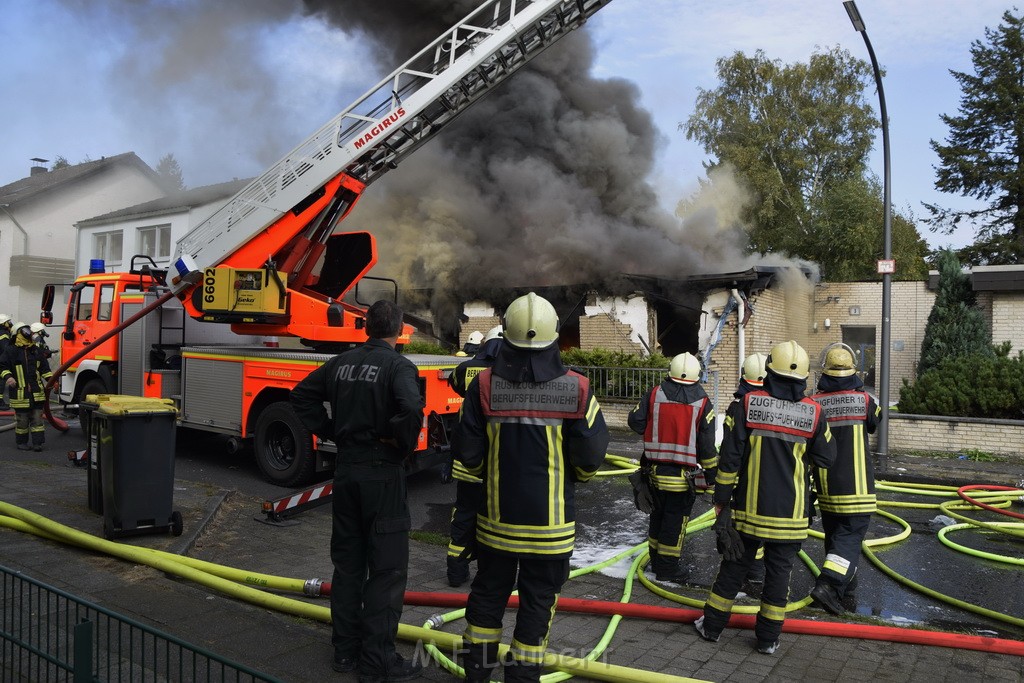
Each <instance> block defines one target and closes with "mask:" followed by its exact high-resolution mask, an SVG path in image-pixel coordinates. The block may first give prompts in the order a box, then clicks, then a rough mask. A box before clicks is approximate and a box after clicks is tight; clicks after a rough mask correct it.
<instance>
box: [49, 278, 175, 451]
mask: <svg viewBox="0 0 1024 683" xmlns="http://www.w3.org/2000/svg"><path fill="white" fill-rule="evenodd" d="M173 296H174V292H172V291H167V292H165V293H163V294H161V295H160V297H159V298H158V299H157V300H156V301H154V302H153V303H151V304H150V305H148V306H146V307H144V308H143V309H142V310H141V311H139V312H138V313H136V314H135V315H133V316H131V317H130V318H128V319H127V320H124V321H122V322H121V323H120V324H118V325H117V326H115V327H114V328H113V329H110V330H107V331H106V332H104V333H103V334H101V335H100V336H99V337H97V338H96V339H95V340H93V342H92V344H91V345H92V346H96V345H97V344H102V343H103V342H105V341H107V340H108V339H110V338H111V337H113V336H114V335H115V334H117V333H118V332H120V331H121V330H123V329H124V328H126V327H128V326H129V325H132V324H133V323H135V322H136V321H138V320H140V319H141V318H143V317H145V316H146V315H148V314H149V313H150V312H151V311H153V310H155V309H157V308H160V307H161V306H163V305H164V304H165V303H167V302H168V301H170V299H171V297H173ZM90 350H91V349H89V348H84V349H82V350H81V351H79V352H78V353H76V354H75V355H74V356H72V357H71V358H69V359H67V360H66V361H64V362H63V363H61V365H60V367H59V368H57V369H56V370H54V372H53V376H52V377H50V381H49V382H47V383H46V386H45V387H44V388H43V391H44V392H45V393H46V400H45V401H43V414H44V416H45V417H46V420H47V421H48V422H49V423H50V424H51V425H53V427H54V428H55V429H58V430H60V431H62V432H66V431H67V430H68V423H67V422H65V421H64V420H62V419H60V418H59V417H55V416H54V415H53V414H52V413H51V412H50V391H51V390H52V389H53V387H54V385H55V384H56V383H57V381H58V380H59V379H60V376H61V375H63V374H64V372H65V371H66V370H67V369H68V368H70V367H71V366H72V365H74V364H75V363H77V362H78V361H79V360H81V359H82V358H84V357H85V355H86V354H88V353H89V351H90Z"/></svg>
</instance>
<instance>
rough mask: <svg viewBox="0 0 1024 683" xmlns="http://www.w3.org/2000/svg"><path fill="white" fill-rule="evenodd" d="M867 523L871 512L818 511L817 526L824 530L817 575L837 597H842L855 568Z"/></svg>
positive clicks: (868, 525)
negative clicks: (842, 512) (834, 512)
mask: <svg viewBox="0 0 1024 683" xmlns="http://www.w3.org/2000/svg"><path fill="white" fill-rule="evenodd" d="M870 526H871V515H834V514H831V513H828V512H822V513H821V528H822V529H823V530H824V531H825V562H824V563H823V564H822V566H821V576H820V577H819V578H820V579H821V580H824V581H825V582H826V583H828V584H829V585H831V586H832V587H834V588H835V589H836V591H837V592H838V593H839V597H843V595H844V594H845V592H846V586H847V585H848V584H849V583H850V579H852V578H853V575H854V574H855V573H856V572H857V562H858V561H859V560H860V546H861V543H863V541H864V537H865V536H867V534H868V527H870Z"/></svg>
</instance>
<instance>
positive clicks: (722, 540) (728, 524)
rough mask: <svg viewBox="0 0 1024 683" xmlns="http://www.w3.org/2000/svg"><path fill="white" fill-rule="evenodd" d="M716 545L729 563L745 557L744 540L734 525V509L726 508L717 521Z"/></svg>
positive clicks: (719, 514) (719, 552)
mask: <svg viewBox="0 0 1024 683" xmlns="http://www.w3.org/2000/svg"><path fill="white" fill-rule="evenodd" d="M715 545H716V546H717V547H718V554H719V555H721V556H722V559H724V560H726V561H727V562H738V561H739V560H740V559H741V558H742V557H743V550H744V548H743V539H742V538H740V532H738V531H736V527H734V526H733V525H732V508H729V507H724V508H722V511H721V512H719V513H718V519H716V520H715Z"/></svg>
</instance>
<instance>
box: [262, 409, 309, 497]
mask: <svg viewBox="0 0 1024 683" xmlns="http://www.w3.org/2000/svg"><path fill="white" fill-rule="evenodd" d="M255 446H256V449H255V450H256V464H258V465H259V467H260V471H262V472H263V474H264V476H266V477H267V479H269V480H270V481H271V482H272V483H274V484H278V485H279V486H301V485H302V484H306V483H308V482H310V481H311V480H312V478H313V474H314V472H315V470H316V460H315V457H316V455H315V453H314V452H313V435H312V434H310V432H309V430H308V429H306V428H305V427H304V426H303V424H302V422H301V421H300V420H299V418H298V416H297V415H296V414H295V411H294V410H293V409H292V407H291V405H289V404H288V403H286V402H284V401H281V402H278V403H273V404H271V405H269V406H267V408H266V410H264V411H263V412H262V413H260V416H259V419H258V420H256V444H255Z"/></svg>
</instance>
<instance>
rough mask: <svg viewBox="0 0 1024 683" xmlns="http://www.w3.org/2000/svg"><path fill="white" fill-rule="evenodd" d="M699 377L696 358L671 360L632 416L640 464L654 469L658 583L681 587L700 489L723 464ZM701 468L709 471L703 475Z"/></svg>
mask: <svg viewBox="0 0 1024 683" xmlns="http://www.w3.org/2000/svg"><path fill="white" fill-rule="evenodd" d="M700 376H701V367H700V361H699V360H697V358H696V356H694V355H693V354H690V353H681V354H679V355H678V356H676V357H675V358H673V359H672V363H671V365H670V366H669V371H668V379H666V380H665V381H663V382H662V383H661V384H658V385H655V386H654V387H651V389H650V390H648V391H647V393H646V394H645V395H644V397H643V398H642V399H641V400H640V402H639V403H637V404H636V407H635V408H633V410H631V411H630V413H629V416H628V417H627V422H628V424H629V427H630V429H632V430H633V431H634V432H636V433H637V434H643V437H644V454H643V455H642V456H641V457H640V465H641V467H650V468H651V469H650V481H651V485H652V487H653V488H654V508H653V510H652V511H651V520H650V524H649V525H648V531H647V547H648V551H649V553H650V556H651V565H652V567H653V568H654V574H655V577H656V578H657V579H658V581H667V582H670V583H676V584H683V583H686V579H687V578H689V575H690V567H689V566H688V565H685V564H683V563H682V561H681V556H682V551H683V541H684V539H685V537H686V523H687V522H688V521H689V519H690V512H691V511H692V510H693V504H694V502H695V501H696V500H697V489H701V490H704V489H706V488H707V482H712V481H714V476H715V468H716V467H717V465H718V452H717V451H716V450H715V409H714V406H713V405H711V400H710V399H709V398H708V395H707V393H706V392H705V391H704V388H703V387H702V386H701V385H700V384H699V383H698V382H699V380H700ZM700 467H703V468H704V472H702V473H698V470H699V468H700ZM695 475H696V476H695Z"/></svg>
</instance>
